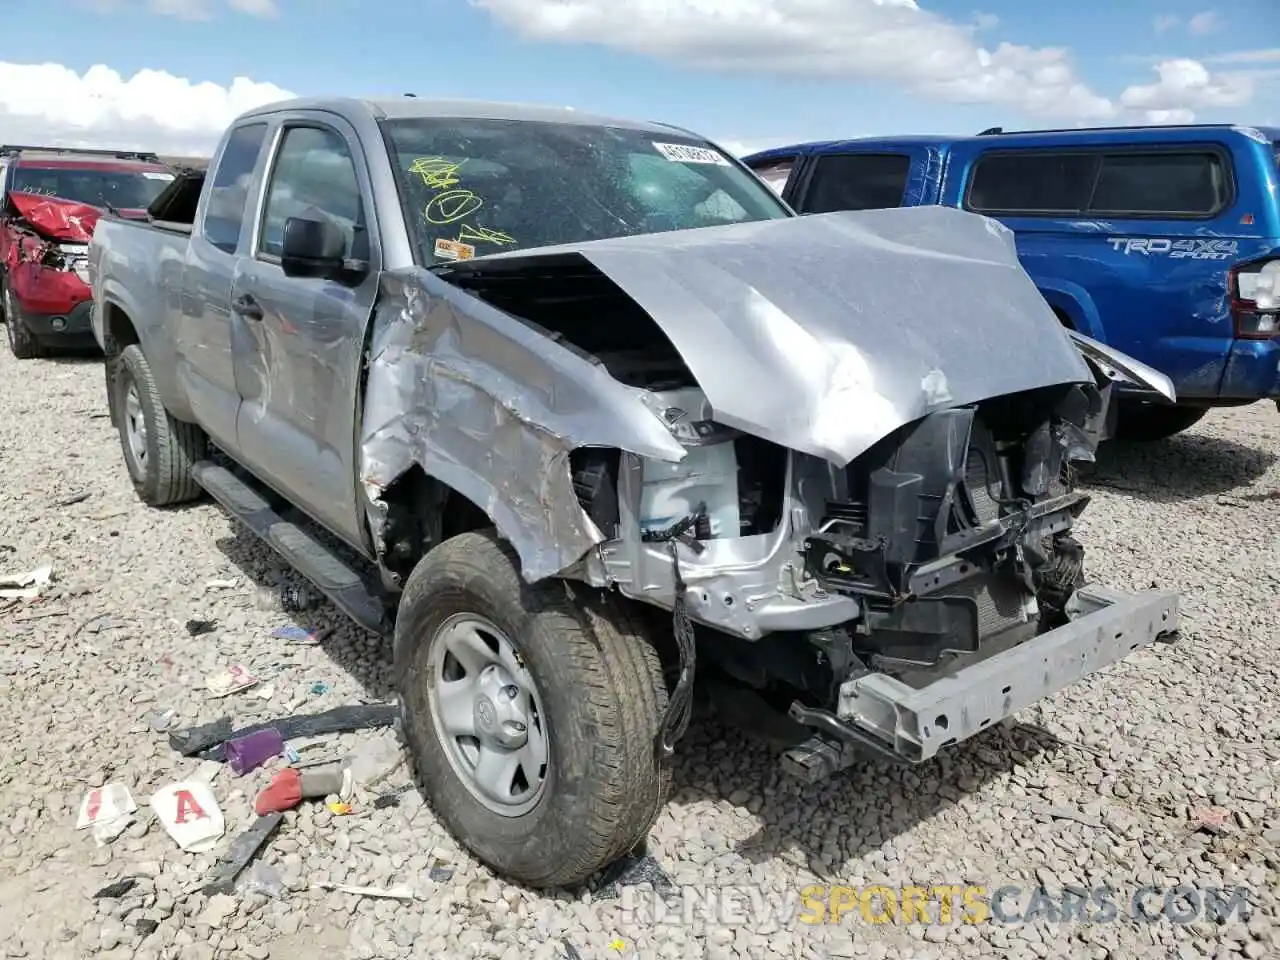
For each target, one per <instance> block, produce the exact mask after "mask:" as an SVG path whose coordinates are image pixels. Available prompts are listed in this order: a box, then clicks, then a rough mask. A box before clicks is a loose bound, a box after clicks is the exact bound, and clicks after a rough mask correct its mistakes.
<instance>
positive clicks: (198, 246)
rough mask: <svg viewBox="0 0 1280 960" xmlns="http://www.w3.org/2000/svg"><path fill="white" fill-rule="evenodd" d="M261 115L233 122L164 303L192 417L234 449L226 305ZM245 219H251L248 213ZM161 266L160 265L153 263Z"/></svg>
mask: <svg viewBox="0 0 1280 960" xmlns="http://www.w3.org/2000/svg"><path fill="white" fill-rule="evenodd" d="M267 126H268V125H267V123H266V122H265V121H262V120H258V121H254V122H251V123H244V124H241V125H240V126H237V127H235V128H234V129H233V130H232V131H231V132H230V134H229V135H228V136H227V139H226V145H225V146H224V147H223V149H222V153H221V154H220V155H219V156H218V157H216V158H215V159H214V163H215V166H214V168H213V169H212V170H210V171H209V174H208V176H209V177H210V179H209V180H208V181H207V183H208V189H207V191H206V199H205V200H204V201H203V202H204V205H205V207H204V212H203V214H202V215H201V216H200V217H199V223H198V224H196V226H195V228H194V229H193V230H192V231H191V242H190V243H189V244H188V245H187V257H186V262H185V263H184V264H182V275H181V281H180V282H178V283H175V284H173V285H172V287H170V288H169V296H170V301H169V303H167V304H165V310H166V311H167V315H168V318H169V320H170V324H171V329H173V331H174V338H175V349H176V357H177V364H176V366H177V371H176V374H177V378H178V381H179V382H180V383H181V384H182V388H183V390H184V391H185V393H186V395H187V396H188V397H189V398H190V402H191V410H192V412H193V413H194V414H195V418H196V420H197V422H199V424H200V425H201V426H202V427H203V428H204V430H205V432H206V433H208V434H209V436H210V437H212V438H213V439H214V441H215V442H217V443H218V444H220V445H222V446H225V447H227V448H228V449H231V450H234V449H235V448H236V412H237V411H238V410H239V409H240V392H239V389H238V388H237V385H236V378H235V369H234V366H233V364H232V359H231V358H232V355H233V353H234V344H235V341H236V331H235V330H234V326H235V319H236V318H235V317H234V316H233V314H232V313H231V312H230V310H229V309H228V305H229V304H230V297H231V288H232V283H233V278H234V277H235V274H236V268H237V264H238V262H239V261H240V260H241V259H242V257H241V256H240V253H239V251H241V250H243V249H245V248H244V247H243V246H242V245H241V234H242V233H251V231H246V230H244V229H243V228H244V221H245V219H246V216H245V208H246V206H248V207H250V214H251V213H252V205H251V204H249V202H248V201H249V196H250V194H251V192H252V187H253V184H254V183H258V182H260V181H259V180H256V179H255V176H254V175H255V173H256V172H257V169H258V166H259V162H258V161H259V155H260V154H261V153H262V147H263V144H264V143H265V142H266V139H267ZM249 219H252V216H251V215H250V217H249ZM158 269H161V270H162V269H163V265H161V266H160V267H158Z"/></svg>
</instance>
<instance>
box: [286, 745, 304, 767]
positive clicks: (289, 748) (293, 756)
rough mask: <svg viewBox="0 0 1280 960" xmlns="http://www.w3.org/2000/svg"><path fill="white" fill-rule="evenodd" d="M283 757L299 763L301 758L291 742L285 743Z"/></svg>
mask: <svg viewBox="0 0 1280 960" xmlns="http://www.w3.org/2000/svg"><path fill="white" fill-rule="evenodd" d="M284 758H285V759H286V760H288V761H289V762H290V763H299V762H301V760H302V756H301V755H300V754H299V753H298V751H297V750H295V749H294V747H293V744H291V743H286V744H285V745H284Z"/></svg>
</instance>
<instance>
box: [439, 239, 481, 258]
mask: <svg viewBox="0 0 1280 960" xmlns="http://www.w3.org/2000/svg"><path fill="white" fill-rule="evenodd" d="M475 255H476V248H475V247H473V246H471V244H469V243H462V242H460V241H458V240H444V239H440V240H437V241H436V256H437V257H439V258H440V259H441V260H470V259H471V258H472V257H474V256H475Z"/></svg>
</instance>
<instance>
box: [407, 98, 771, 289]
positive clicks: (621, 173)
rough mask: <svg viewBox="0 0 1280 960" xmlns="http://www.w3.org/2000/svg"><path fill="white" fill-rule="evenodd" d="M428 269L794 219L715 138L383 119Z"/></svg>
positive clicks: (583, 126)
mask: <svg viewBox="0 0 1280 960" xmlns="http://www.w3.org/2000/svg"><path fill="white" fill-rule="evenodd" d="M382 128H383V133H384V136H385V138H386V142H387V146H388V150H389V152H390V156H391V162H392V164H393V167H394V169H395V172H396V177H397V181H398V186H399V189H400V194H401V197H402V199H403V201H404V207H405V215H406V218H407V220H408V222H409V224H410V227H411V229H412V230H413V232H414V235H415V239H416V240H417V247H418V249H419V253H420V262H422V263H424V264H428V265H430V264H436V263H441V262H445V261H448V260H457V259H466V258H470V257H473V256H483V255H484V254H488V253H498V252H501V251H508V250H519V249H530V248H534V247H544V246H551V245H556V244H570V243H581V242H584V241H589V240H600V239H605V238H608V237H623V236H633V235H636V234H645V233H658V232H664V231H670V230H685V229H690V228H695V227H710V226H716V225H722V224H730V223H740V222H743V221H750V220H766V219H774V218H780V217H786V216H790V213H789V211H787V209H786V207H784V206H783V205H782V204H781V202H780V201H779V200H778V198H777V197H776V196H775V195H774V194H773V192H772V191H770V190H769V188H767V187H765V186H764V185H763V184H761V183H760V182H759V181H758V180H756V179H755V178H754V177H752V176H750V175H749V174H748V173H747V172H746V171H744V170H743V169H742V168H741V167H739V166H738V165H737V164H736V163H734V162H733V161H732V160H731V159H730V158H729V157H728V156H727V155H725V154H723V153H721V152H720V151H719V150H717V149H715V148H714V147H712V146H711V145H710V144H709V143H706V142H704V141H700V140H693V139H690V138H688V137H682V136H679V135H677V134H674V133H672V134H665V133H664V134H654V133H647V132H644V131H639V130H629V129H624V128H619V127H601V126H591V125H587V124H574V123H548V122H536V121H516V120H480V119H468V118H430V119H417V118H415V119H399V120H389V121H383V123H382Z"/></svg>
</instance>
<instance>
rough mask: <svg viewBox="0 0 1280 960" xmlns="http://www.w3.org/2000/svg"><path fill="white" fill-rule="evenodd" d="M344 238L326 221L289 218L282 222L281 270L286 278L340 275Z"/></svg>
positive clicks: (345, 240)
mask: <svg viewBox="0 0 1280 960" xmlns="http://www.w3.org/2000/svg"><path fill="white" fill-rule="evenodd" d="M346 246H347V239H346V237H345V236H344V235H343V233H342V229H341V228H340V227H338V225H337V224H335V223H333V222H332V221H329V220H309V219H306V218H304V217H290V218H289V219H288V220H286V221H285V222H284V237H283V241H282V243H281V252H280V267H281V269H282V270H284V275H285V276H286V277H326V278H327V277H332V276H335V275H336V274H338V273H341V272H342V270H343V266H344V263H345V261H344V259H343V253H344V252H345V251H346Z"/></svg>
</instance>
